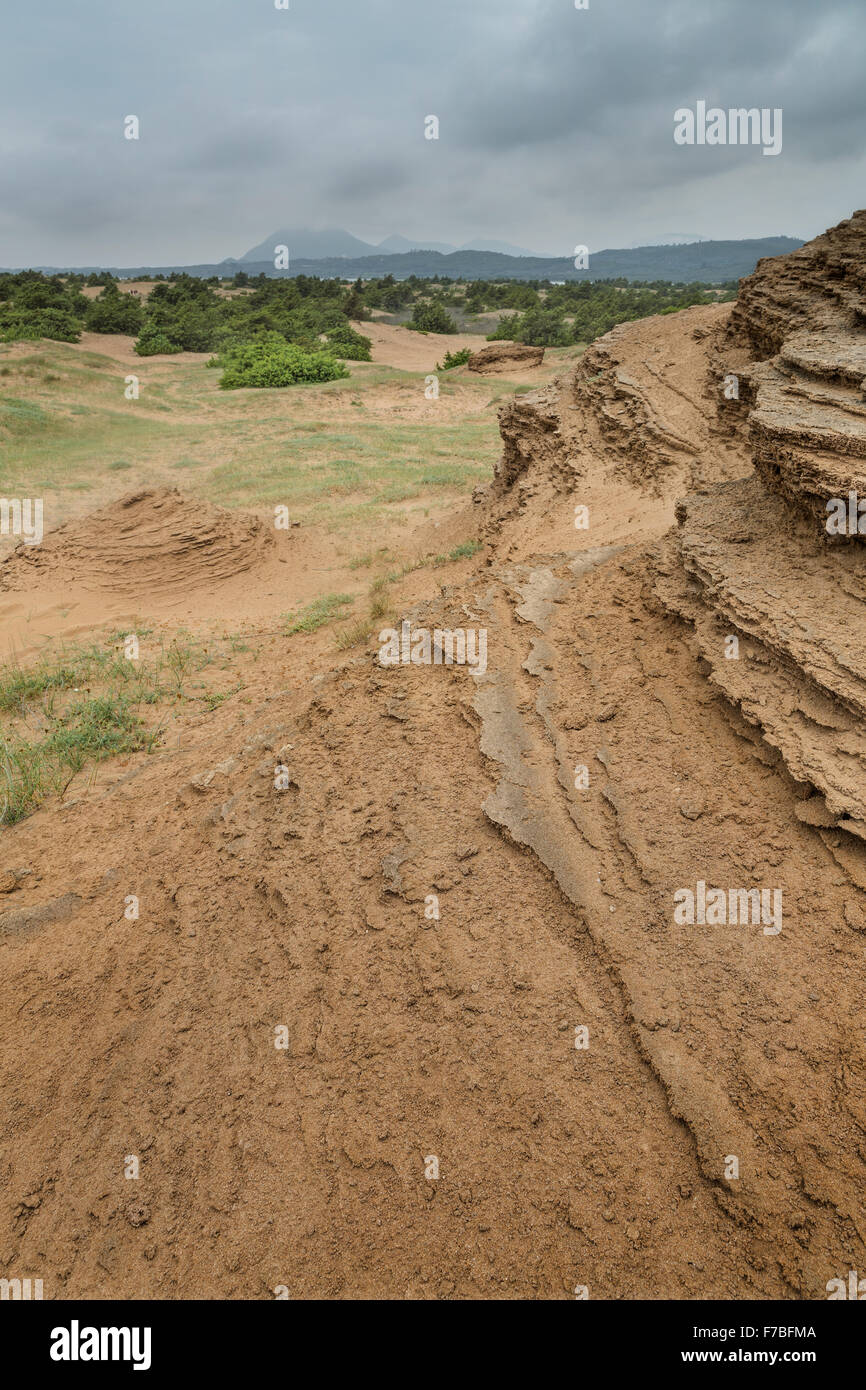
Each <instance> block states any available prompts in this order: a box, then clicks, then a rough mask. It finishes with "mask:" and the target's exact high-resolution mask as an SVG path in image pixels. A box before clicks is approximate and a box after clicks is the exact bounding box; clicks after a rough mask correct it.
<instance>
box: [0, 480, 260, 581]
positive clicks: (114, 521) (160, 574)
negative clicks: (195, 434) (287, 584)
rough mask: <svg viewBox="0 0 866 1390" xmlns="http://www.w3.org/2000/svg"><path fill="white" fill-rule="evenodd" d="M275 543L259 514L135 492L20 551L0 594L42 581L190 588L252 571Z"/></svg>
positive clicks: (1, 568)
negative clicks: (258, 517) (266, 550)
mask: <svg viewBox="0 0 866 1390" xmlns="http://www.w3.org/2000/svg"><path fill="white" fill-rule="evenodd" d="M269 543H272V537H271V536H270V535H269V534H268V532H267V530H266V528H265V526H264V525H263V523H262V522H261V521H260V520H258V519H257V518H256V517H251V516H249V515H240V514H237V515H236V514H234V513H232V512H229V511H225V510H224V509H223V508H221V507H215V506H213V505H212V504H211V503H208V502H201V501H199V500H197V499H194V498H191V497H187V496H185V495H184V494H183V493H181V492H179V491H178V490H177V489H176V488H159V489H154V490H147V491H142V492H135V493H131V494H129V495H128V496H126V497H122V498H120V500H119V501H117V502H112V503H111V504H110V505H109V506H107V507H103V508H102V509H101V510H100V511H97V512H91V513H90V514H89V515H88V516H87V517H85V518H84V519H83V520H79V521H71V522H67V523H66V525H64V526H60V527H58V529H57V530H56V531H54V532H49V534H48V535H46V537H45V539H44V540H43V542H42V544H41V545H35V546H28V545H24V544H21V545H19V546H17V547H16V548H15V550H14V551H13V552H12V553H11V554H10V555H9V556H8V557H7V558H6V559H5V560H4V561H3V563H2V564H0V590H20V589H26V588H29V587H32V585H33V584H34V583H37V582H38V581H39V580H40V579H41V578H43V577H45V578H46V579H47V580H49V581H50V582H51V583H54V584H57V583H61V584H62V583H65V582H69V583H74V584H77V585H81V586H82V587H84V588H91V589H100V588H111V589H113V590H118V589H129V590H141V589H148V590H168V589H175V588H188V587H190V586H195V585H199V584H202V583H207V582H214V581H219V580H221V579H228V578H230V577H231V576H232V575H235V574H239V573H241V572H242V571H244V570H247V569H249V568H250V567H251V566H253V565H254V564H256V563H257V562H258V561H259V559H260V558H261V556H262V552H263V551H264V550H265V549H266V548H267V547H268V545H269Z"/></svg>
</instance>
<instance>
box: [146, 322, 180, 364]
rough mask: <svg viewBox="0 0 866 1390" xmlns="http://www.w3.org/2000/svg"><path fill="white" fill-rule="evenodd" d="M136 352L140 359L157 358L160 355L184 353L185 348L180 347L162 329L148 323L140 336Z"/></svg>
mask: <svg viewBox="0 0 866 1390" xmlns="http://www.w3.org/2000/svg"><path fill="white" fill-rule="evenodd" d="M135 350H136V352H137V353H138V355H139V357H155V356H156V355H157V354H158V353H166V352H183V348H181V347H178V345H177V343H173V342H172V341H171V340H170V339H169V338H167V337H166V336H165V333H164V332H163V331H162V329H161V328H158V327H157V326H156V324H155V323H146V324H145V325H144V327H143V328H142V330H141V333H140V334H139V336H138V342H137V343H136V344H135Z"/></svg>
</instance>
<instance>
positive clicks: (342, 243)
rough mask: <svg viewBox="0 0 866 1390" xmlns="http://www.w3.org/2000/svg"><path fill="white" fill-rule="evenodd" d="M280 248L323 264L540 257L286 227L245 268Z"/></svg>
mask: <svg viewBox="0 0 866 1390" xmlns="http://www.w3.org/2000/svg"><path fill="white" fill-rule="evenodd" d="M278 246H287V247H288V248H289V255H290V257H291V259H292V260H293V261H294V260H299V261H323V260H334V259H335V258H343V257H345V258H346V259H351V260H357V259H358V258H359V257H365V256H381V255H387V256H400V255H406V254H407V253H408V252H410V251H438V252H439V253H440V255H443V256H451V255H453V254H454V253H455V251H498V252H499V253H500V254H501V255H504V256H535V255H536V252H534V251H527V250H526V248H525V247H522V246H512V245H511V244H510V242H507V241H483V240H477V241H467V242H464V243H463V245H462V246H452V245H451V244H450V242H447V241H410V240H409V238H408V237H404V236H398V235H394V236H389V237H386V238H385V240H384V241H380V242H377V243H376V245H375V246H374V245H373V244H372V242H369V241H361V240H360V239H359V238H358V237H356V236H353V235H352V233H351V232H346V231H344V230H343V228H342V227H325V228H324V229H322V230H320V231H314V230H311V229H310V228H309V227H283V228H281V229H280V231H278V232H272V233H271V235H270V236H269V237H265V239H264V241H260V242H259V244H258V246H253V247H252V248H251V249H250V250H249V251H246V252H245V253H244V254H243V256H241V261H242V263H243V264H244V265H245V264H246V263H247V262H248V261H252V262H253V264H255V265H257V264H258V263H259V262H261V261H273V259H274V256H275V254H276V247H278ZM544 259H549V258H547V257H545V258H544Z"/></svg>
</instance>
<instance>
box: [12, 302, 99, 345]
mask: <svg viewBox="0 0 866 1390" xmlns="http://www.w3.org/2000/svg"><path fill="white" fill-rule="evenodd" d="M80 337H81V324H80V322H79V321H78V320H77V319H76V318H74V317H73V315H72V314H70V313H69V312H68V311H67V310H66V309H33V310H30V311H29V312H27V313H23V312H16V311H15V308H14V307H13V308H12V309H11V310H6V311H5V312H4V313H3V315H2V316H0V342H4V343H13V342H17V341H20V340H22V339H30V338H53V339H54V340H55V342H59V343H77V342H78V341H79V339H80Z"/></svg>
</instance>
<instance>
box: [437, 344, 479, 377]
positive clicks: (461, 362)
mask: <svg viewBox="0 0 866 1390" xmlns="http://www.w3.org/2000/svg"><path fill="white" fill-rule="evenodd" d="M471 356H472V349H471V348H459V349H458V351H457V352H446V354H445V357H444V359H443V361H442V365H441V367H440V366H439V363H438V362H437V364H436V370H437V371H438V372H447V371H448V370H449V369H450V368H451V367H464V366H465V365H466V363H467V362H468V361H469V359H470V357H471Z"/></svg>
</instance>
